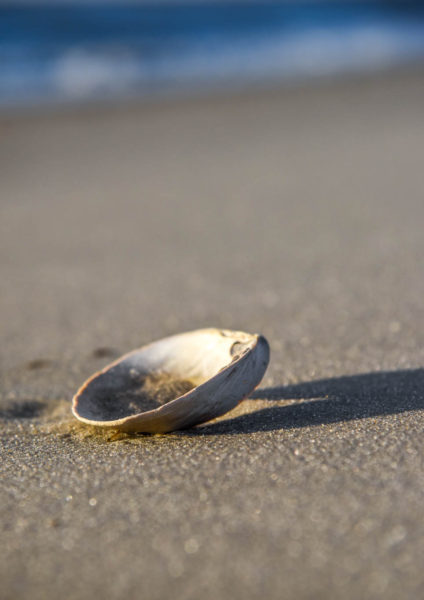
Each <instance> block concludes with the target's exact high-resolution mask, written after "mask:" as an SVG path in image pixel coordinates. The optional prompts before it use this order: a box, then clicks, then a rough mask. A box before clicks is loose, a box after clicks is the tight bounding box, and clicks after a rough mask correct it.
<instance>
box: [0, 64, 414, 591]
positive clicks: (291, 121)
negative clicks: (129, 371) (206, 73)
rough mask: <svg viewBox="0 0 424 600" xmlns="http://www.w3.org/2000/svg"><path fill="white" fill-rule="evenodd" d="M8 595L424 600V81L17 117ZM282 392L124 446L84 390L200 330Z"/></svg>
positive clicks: (9, 287) (7, 214) (7, 315)
mask: <svg viewBox="0 0 424 600" xmlns="http://www.w3.org/2000/svg"><path fill="white" fill-rule="evenodd" d="M0 136H1V138H0V193H1V206H0V210H1V215H0V216H1V225H0V227H1V231H0V250H1V282H2V284H1V295H0V315H1V328H2V338H1V339H2V343H1V347H0V357H1V400H0V418H1V451H2V458H1V464H0V470H1V491H0V506H1V523H0V539H1V541H2V556H1V560H0V581H1V585H0V597H1V598H2V600H3V599H6V598H7V599H11V600H12V599H13V600H19V599H23V598H28V599H30V598H31V600H38V599H40V600H41V599H42V600H50V599H57V598H66V599H68V598H69V599H85V598H94V597H103V598H108V599H109V598H111V599H115V598H116V599H117V598H126V599H129V598H137V599H138V598H149V599H151V600H155V599H165V598H166V599H168V598H172V599H174V600H179V599H181V600H182V599H184V600H190V599H193V600H195V599H196V600H197V599H198V598H205V599H209V598H210V599H217V598H222V599H227V598H228V599H230V598H231V599H233V600H238V599H240V600H241V599H243V600H245V599H246V598H267V599H274V598H275V599H279V600H280V599H285V598H290V599H291V598H293V599H294V598H296V599H314V600H318V599H320V598H322V599H326V600H328V599H332V598H346V599H350V598H352V599H355V600H356V599H358V598H362V599H367V598H385V599H392V598H393V599H396V600H399V599H402V598H411V599H414V600H415V599H417V598H419V597H422V596H423V594H424V571H423V556H424V518H423V516H424V508H423V506H424V469H423V466H424V465H423V456H424V438H423V425H424V412H423V408H424V370H423V368H422V367H423V364H424V327H423V322H424V301H423V299H424V277H423V275H424V273H423V264H424V262H423V259H424V236H423V224H424V195H423V194H424V158H423V157H424V78H423V76H422V73H419V72H418V73H409V74H408V73H405V74H398V75H392V76H384V77H379V78H374V79H364V80H358V81H345V82H337V83H332V84H330V83H328V84H325V85H321V86H320V87H305V88H302V89H301V88H298V89H293V90H286V91H275V92H272V93H264V94H256V95H255V94H252V95H250V96H247V95H246V96H245V97H243V96H240V97H231V98H230V97H227V98H215V99H203V100H201V99H199V100H196V101H180V102H175V103H163V104H162V105H160V106H148V105H144V106H139V107H137V106H128V107H121V108H109V109H107V108H97V109H88V110H85V111H61V112H57V113H56V114H50V115H47V114H45V115H43V114H38V115H35V114H34V115H29V114H27V115H21V116H16V115H15V116H13V115H11V116H3V117H1V118H0ZM204 326H218V327H226V328H234V329H244V330H247V331H257V332H261V333H263V334H265V335H266V336H267V337H268V339H269V342H270V345H271V352H272V356H271V365H270V368H269V371H268V374H267V375H266V377H265V379H264V381H263V383H262V385H261V388H260V389H259V390H258V391H256V392H255V394H254V396H253V398H252V399H251V400H249V401H246V402H245V403H243V404H242V405H241V406H240V407H239V408H237V409H236V410H235V411H233V413H231V414H229V415H228V416H226V417H224V418H223V419H221V420H220V421H219V422H217V423H213V424H211V425H208V426H206V427H204V428H203V429H197V430H191V431H187V432H181V433H175V434H172V435H166V436H142V437H137V438H129V437H124V438H118V439H115V441H109V437H108V436H107V435H106V436H102V435H99V434H97V433H96V432H95V431H94V430H91V429H88V428H84V427H83V426H78V425H76V424H74V422H73V420H72V418H71V416H70V412H69V406H70V399H71V396H72V393H73V392H74V391H75V390H76V388H77V387H78V386H79V385H80V384H81V383H82V381H83V380H84V379H85V378H86V377H87V376H88V375H90V374H91V373H92V372H93V371H95V370H98V369H99V368H101V367H102V366H104V365H105V364H107V363H108V362H110V361H111V360H112V358H114V357H115V356H117V355H119V353H123V352H125V351H128V350H130V349H132V348H134V347H137V346H139V345H141V344H143V343H145V342H148V341H150V340H153V339H156V338H159V337H162V336H164V335H167V334H171V333H175V332H178V331H183V330H189V329H194V328H197V327H204Z"/></svg>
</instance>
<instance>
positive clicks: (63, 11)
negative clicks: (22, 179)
mask: <svg viewBox="0 0 424 600" xmlns="http://www.w3.org/2000/svg"><path fill="white" fill-rule="evenodd" d="M423 60H424V5H423V2H421V1H419V2H418V1H414V2H407V1H404V2H402V1H399V2H396V1H393V0H392V1H387V0H386V1H374V0H368V1H366V2H361V1H360V0H358V1H356V2H349V1H340V2H337V1H336V0H333V1H327V2H321V1H319V0H315V1H310V2H305V1H302V0H297V1H295V0H292V1H287V0H286V1H284V2H272V3H267V2H260V3H259V2H258V3H253V2H237V3H226V2H222V1H221V2H215V3H214V2H199V1H198V2H196V3H191V4H190V3H177V2H175V1H174V2H173V3H172V4H164V3H160V4H155V5H153V4H152V5H149V4H131V5H122V4H119V5H118V4H111V3H110V2H109V3H107V4H103V3H102V2H97V3H95V4H91V5H86V4H71V3H67V4H49V5H45V6H43V5H40V4H37V5H15V6H12V5H0V107H1V106H3V107H4V106H17V105H21V106H26V105H33V104H40V103H62V102H87V101H91V100H95V101H99V100H108V99H114V100H116V99H119V98H128V97H139V96H141V97H142V96H151V95H157V94H159V95H161V94H164V95H166V94H170V93H181V92H182V93H184V94H186V93H187V94H190V93H194V92H197V91H199V90H200V91H204V90H206V91H207V90H210V89H211V90H212V89H222V88H231V87H235V86H238V87H240V86H242V87H244V86H260V85H268V84H273V83H284V82H285V81H287V82H289V81H293V80H298V79H307V78H317V77H320V76H332V75H337V74H339V73H345V72H363V71H366V70H379V69H384V68H389V67H393V66H396V65H400V64H407V63H411V62H418V61H423Z"/></svg>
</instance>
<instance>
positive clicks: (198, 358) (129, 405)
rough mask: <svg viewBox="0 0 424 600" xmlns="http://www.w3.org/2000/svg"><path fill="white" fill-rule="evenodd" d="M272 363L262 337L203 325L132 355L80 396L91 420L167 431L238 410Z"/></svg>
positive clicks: (78, 408)
mask: <svg viewBox="0 0 424 600" xmlns="http://www.w3.org/2000/svg"><path fill="white" fill-rule="evenodd" d="M268 362H269V346H268V342H267V341H266V339H265V338H264V337H263V336H261V335H251V334H248V333H243V332H241V331H227V330H222V329H199V330H197V331H190V332H188V333H182V334H179V335H174V336H171V337H167V338H164V339H161V340H158V341H157V342H153V343H152V344H148V345H147V346H143V347H142V348H140V349H138V350H134V351H133V352H130V353H129V354H126V355H124V356H122V357H121V358H119V359H118V360H116V361H115V362H113V363H112V364H110V365H108V366H107V367H105V368H104V369H103V370H102V371H100V372H99V373H96V374H94V375H93V376H92V377H90V379H88V380H87V381H86V382H85V383H84V385H83V386H82V387H81V388H80V389H79V390H78V392H77V393H76V395H75V396H74V398H73V403H72V412H73V414H74V415H75V417H77V419H79V420H80V421H83V422H84V423H88V424H89V425H96V426H99V427H106V428H110V429H115V430H119V431H125V432H145V433H165V432H167V431H174V430H176V429H184V428H186V427H192V426H194V425H197V424H199V423H204V422H205V421H209V420H210V419H213V418H215V417H218V416H219V415H222V414H224V413H226V412H227V411H229V410H231V409H232V408H234V407H235V406H236V405H237V404H238V403H239V402H240V401H241V400H243V398H245V397H246V396H248V394H250V392H251V391H252V390H253V389H254V388H255V387H256V386H257V385H258V384H259V382H260V381H261V379H262V377H263V375H264V373H265V370H266V368H267V366H268Z"/></svg>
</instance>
